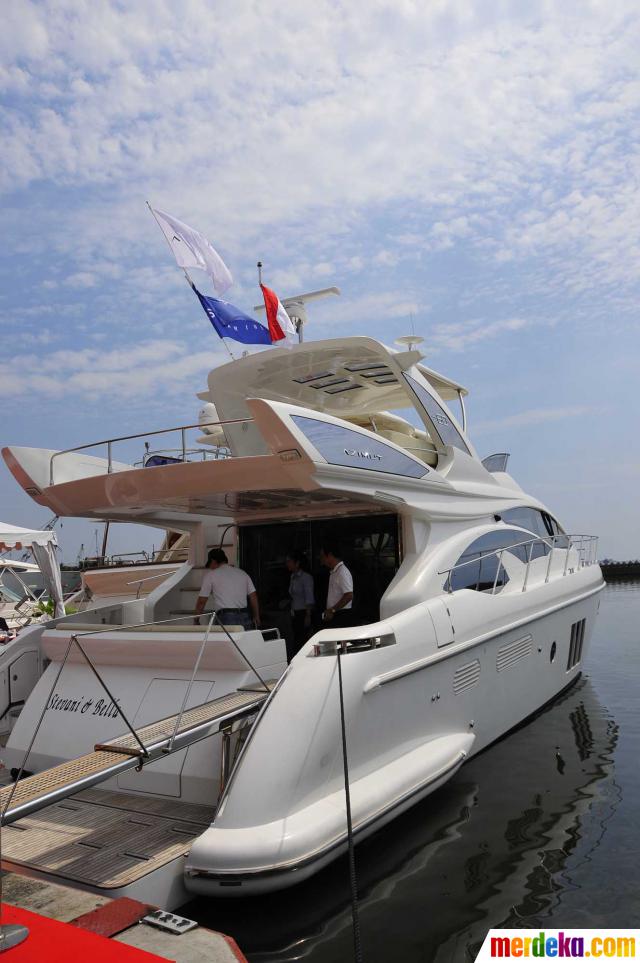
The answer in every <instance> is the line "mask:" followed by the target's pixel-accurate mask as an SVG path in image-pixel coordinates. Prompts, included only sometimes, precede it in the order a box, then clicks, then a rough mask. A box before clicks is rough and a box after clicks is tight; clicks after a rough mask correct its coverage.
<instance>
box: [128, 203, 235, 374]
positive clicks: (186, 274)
mask: <svg viewBox="0 0 640 963" xmlns="http://www.w3.org/2000/svg"><path fill="white" fill-rule="evenodd" d="M145 204H146V205H147V207H148V208H149V210H150V211H151V214H152V215H153V219H154V221H155V222H156V224H157V225H158V227H159V228H160V233H161V234H162V236H163V238H164V239H165V241H166V242H167V246H168V248H169V250H170V251H171V253H172V254H173V248H172V247H171V244H170V243H169V238H168V237H167V235H166V234H165V233H164V231H163V230H162V227H161V226H160V221H159V220H158V218H157V217H156V212H155V211H154V209H153V208H152V207H151V204H150V203H149V201H145ZM174 257H175V255H174ZM182 271H183V273H184V276H185V278H186V279H187V284H188V285H189V287H190V288H191V290H192V291H195V289H196V286H195V284H194V283H193V281H192V280H191V277H190V275H189V272H188V271H187V269H186V268H182ZM220 340H221V341H222V343H223V345H224V346H225V348H226V349H227V351H228V352H229V357H230V358H231V360H232V361H236V360H237V359H236V357H235V355H234V353H233V351H232V350H231V348H230V347H229V345H228V344H227V342H226V341H225V339H224V338H220Z"/></svg>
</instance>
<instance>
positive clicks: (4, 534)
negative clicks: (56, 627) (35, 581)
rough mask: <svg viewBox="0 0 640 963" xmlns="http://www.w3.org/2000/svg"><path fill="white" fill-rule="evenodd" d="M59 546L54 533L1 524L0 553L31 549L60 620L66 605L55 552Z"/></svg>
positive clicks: (55, 614) (56, 615)
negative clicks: (63, 600)
mask: <svg viewBox="0 0 640 963" xmlns="http://www.w3.org/2000/svg"><path fill="white" fill-rule="evenodd" d="M57 544H58V540H57V538H56V533H55V532H53V531H50V530H45V531H39V530H35V531H34V530H33V529H29V528H18V527H17V526H16V525H8V524H7V523H6V522H0V552H6V551H9V550H11V549H23V548H30V549H31V551H32V552H33V555H34V558H35V560H36V562H37V563H38V567H39V568H40V571H41V572H42V576H43V578H44V583H45V586H46V589H47V592H48V593H49V596H50V598H52V599H53V603H54V616H55V617H56V618H59V617H61V616H63V615H64V604H63V602H62V577H61V575H60V566H59V565H58V559H57V558H56V551H55V549H56V545H57Z"/></svg>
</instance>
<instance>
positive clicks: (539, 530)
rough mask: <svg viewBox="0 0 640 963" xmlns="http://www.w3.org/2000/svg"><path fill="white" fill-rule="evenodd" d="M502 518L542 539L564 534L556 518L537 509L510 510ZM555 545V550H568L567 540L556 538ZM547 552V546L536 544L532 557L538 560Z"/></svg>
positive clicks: (502, 514)
mask: <svg viewBox="0 0 640 963" xmlns="http://www.w3.org/2000/svg"><path fill="white" fill-rule="evenodd" d="M500 517H501V518H502V521H503V522H507V524H508V525H519V526H520V528H526V529H527V531H528V532H533V533H534V535H539V536H540V537H541V538H548V537H549V535H560V534H563V532H562V528H561V527H560V525H559V524H558V523H557V521H556V520H555V518H553V517H552V516H551V515H549V514H548V513H547V512H541V511H539V510H538V509H537V508H527V507H524V508H508V509H507V510H506V512H501V514H500ZM553 544H554V546H555V548H566V547H567V539H564V538H556V539H555V540H554V542H553ZM547 551H548V548H547V546H545V545H542V544H540V543H538V544H535V545H534V546H533V548H532V557H533V558H537V557H538V556H539V555H542V554H546V553H547Z"/></svg>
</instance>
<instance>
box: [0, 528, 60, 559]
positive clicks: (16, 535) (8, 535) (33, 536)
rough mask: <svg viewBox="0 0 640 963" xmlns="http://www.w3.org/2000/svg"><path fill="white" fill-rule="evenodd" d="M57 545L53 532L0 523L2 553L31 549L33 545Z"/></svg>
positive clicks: (0, 548) (0, 549)
mask: <svg viewBox="0 0 640 963" xmlns="http://www.w3.org/2000/svg"><path fill="white" fill-rule="evenodd" d="M50 543H51V544H52V545H57V544H58V540H57V538H56V533H55V532H52V531H44V532H43V531H33V530H32V529H30V528H18V526H17V525H8V524H7V523H6V522H0V552H9V551H11V550H12V549H14V548H17V549H18V550H20V549H22V548H31V546H32V545H49V544H50Z"/></svg>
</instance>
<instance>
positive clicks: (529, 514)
mask: <svg viewBox="0 0 640 963" xmlns="http://www.w3.org/2000/svg"><path fill="white" fill-rule="evenodd" d="M500 517H501V518H502V521H503V522H506V523H507V525H519V526H520V528H526V529H527V531H528V532H533V534H534V535H540V536H541V537H542V538H544V536H545V535H552V534H553V533H552V532H551V531H549V529H548V528H547V526H546V525H545V521H544V518H543V515H542V512H539V511H538V509H537V508H520V507H518V508H508V509H507V510H506V512H500Z"/></svg>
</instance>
